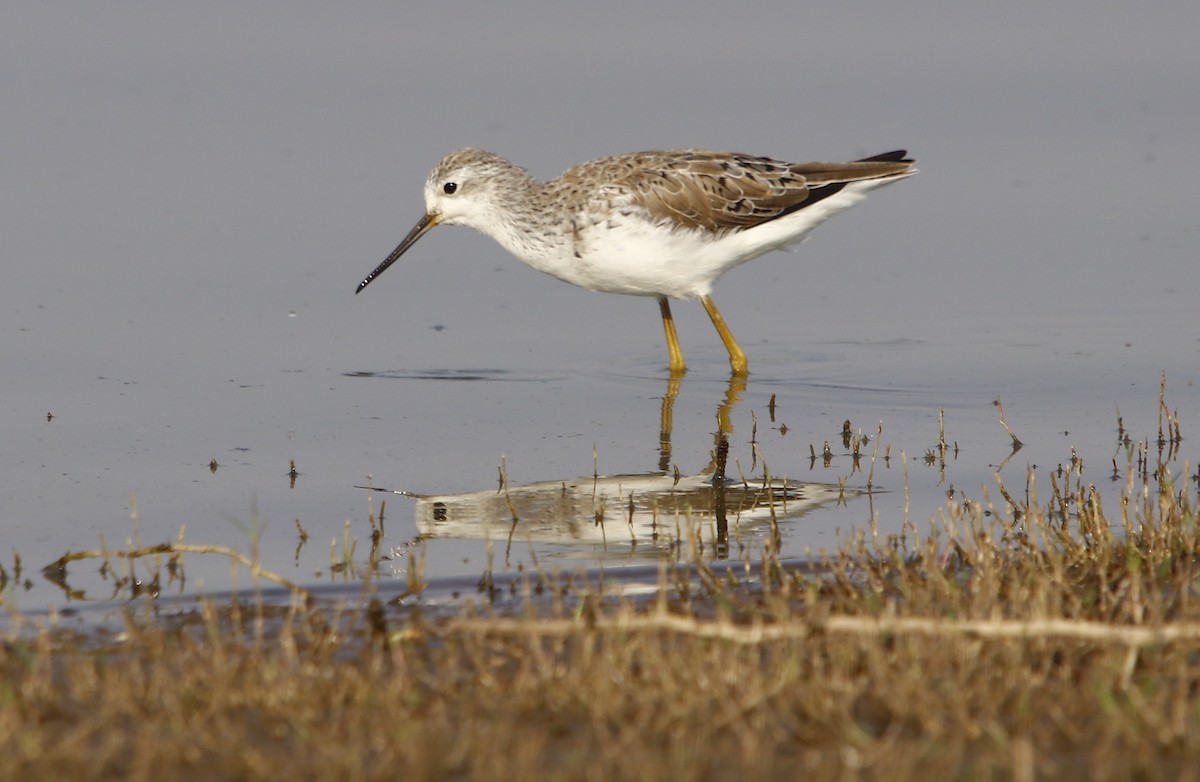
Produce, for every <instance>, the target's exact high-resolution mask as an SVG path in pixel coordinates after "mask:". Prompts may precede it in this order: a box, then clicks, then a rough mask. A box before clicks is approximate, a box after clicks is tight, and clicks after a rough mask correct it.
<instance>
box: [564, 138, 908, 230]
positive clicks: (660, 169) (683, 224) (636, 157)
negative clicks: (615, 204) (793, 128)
mask: <svg viewBox="0 0 1200 782" xmlns="http://www.w3.org/2000/svg"><path fill="white" fill-rule="evenodd" d="M903 158H904V153H903V152H897V153H887V154H885V155H878V156H876V157H875V158H868V159H866V160H860V161H855V162H852V163H784V162H781V161H778V160H772V159H770V158H763V157H753V156H750V155H740V154H731V153H725V152H707V151H683V152H665V153H664V152H643V153H635V154H632V155H622V156H620V157H617V158H610V159H608V160H606V161H604V162H605V168H606V169H607V170H606V171H605V172H604V173H605V174H606V175H608V176H609V177H610V178H611V179H612V181H613V182H614V184H617V185H619V186H620V187H622V188H624V189H627V190H628V191H629V192H630V194H631V196H632V200H633V203H634V204H635V205H637V206H640V207H641V208H643V209H645V210H646V212H647V213H648V214H649V215H650V217H651V218H652V219H654V220H659V221H663V222H667V223H674V224H675V225H677V226H679V227H680V228H690V229H698V230H702V231H712V232H714V233H727V232H729V231H737V230H741V229H745V228H751V227H753V226H756V225H761V224H762V223H766V222H768V221H770V220H774V219H776V218H779V217H782V216H784V215H787V214H790V213H792V212H795V211H796V210H798V209H803V208H804V207H806V206H809V205H811V204H813V203H816V202H817V201H819V200H821V199H822V198H825V197H828V196H830V195H833V194H834V193H836V192H838V191H839V190H841V189H842V188H843V187H844V186H845V185H846V184H848V183H850V182H855V181H859V180H864V179H886V178H890V177H893V176H900V175H903V174H906V173H907V172H908V171H909V169H910V168H911V166H912V161H910V160H905V159H903ZM582 168H583V167H581V169H582ZM571 173H578V174H583V175H586V173H590V174H595V173H599V172H586V173H585V172H583V171H582V170H576V171H574V172H571Z"/></svg>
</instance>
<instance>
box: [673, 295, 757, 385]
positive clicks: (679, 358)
mask: <svg viewBox="0 0 1200 782" xmlns="http://www.w3.org/2000/svg"><path fill="white" fill-rule="evenodd" d="M658 309H659V311H660V312H661V313H662V321H663V331H665V332H666V334H667V354H668V355H669V356H670V360H671V374H672V375H682V374H683V373H684V372H686V371H687V364H685V363H684V361H683V349H682V348H680V347H679V335H677V334H676V333H675V319H674V318H672V317H671V305H670V304H669V303H668V302H667V297H666V296H659V297H658ZM743 361H744V359H743Z"/></svg>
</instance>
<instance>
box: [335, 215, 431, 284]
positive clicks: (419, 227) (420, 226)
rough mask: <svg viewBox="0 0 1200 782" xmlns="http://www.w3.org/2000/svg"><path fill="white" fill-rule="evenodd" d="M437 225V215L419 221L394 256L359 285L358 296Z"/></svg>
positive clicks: (385, 260)
mask: <svg viewBox="0 0 1200 782" xmlns="http://www.w3.org/2000/svg"><path fill="white" fill-rule="evenodd" d="M437 224H438V218H437V215H435V214H427V215H425V216H424V217H422V218H421V219H420V221H418V222H417V224H416V225H414V226H413V229H412V230H411V231H409V232H408V236H406V237H404V241H402V242H400V244H399V245H398V246H397V247H396V249H395V250H392V254H391V255H389V256H388V257H387V258H385V259H384V261H383V263H381V264H379V265H378V266H376V267H375V271H373V272H371V273H370V274H368V275H367V276H366V279H364V280H363V281H362V282H360V283H359V284H358V289H357V290H356V291H354V292H355V293H356V294H358V293H362V289H363V288H365V287H367V286H368V285H370V284H371V280H373V279H375V278H376V277H378V276H379V275H381V274H383V272H384V270H385V269H387V267H389V266H391V265H392V264H393V263H395V262H396V260H397V259H398V258H399V257H400V256H401V255H404V253H405V252H406V251H407V250H408V248H409V247H412V246H413V245H414V244H416V243H417V240H418V239H420V238H421V237H422V236H424V235H425V232H426V231H428V230H429V229H430V228H433V227H434V226H435V225H437Z"/></svg>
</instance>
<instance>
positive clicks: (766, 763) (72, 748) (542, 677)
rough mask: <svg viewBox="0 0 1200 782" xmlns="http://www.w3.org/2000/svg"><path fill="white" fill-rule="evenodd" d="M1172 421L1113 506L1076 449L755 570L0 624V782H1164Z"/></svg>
mask: <svg viewBox="0 0 1200 782" xmlns="http://www.w3.org/2000/svg"><path fill="white" fill-rule="evenodd" d="M1174 420H1175V421H1177V418H1176V419H1174ZM1165 428H1166V430H1167V432H1168V436H1166V437H1164V438H1163V442H1162V443H1161V444H1160V446H1159V448H1158V451H1157V459H1156V458H1155V450H1154V445H1153V443H1152V442H1147V443H1145V444H1144V445H1143V446H1140V447H1139V448H1137V449H1132V450H1131V451H1130V453H1129V459H1128V464H1127V465H1126V467H1127V469H1126V481H1127V483H1126V486H1125V489H1124V491H1123V492H1122V493H1121V497H1120V502H1119V506H1118V507H1117V508H1115V509H1112V510H1109V511H1106V510H1105V509H1104V508H1103V507H1102V505H1101V502H1100V494H1099V492H1098V491H1096V490H1095V489H1094V488H1093V487H1091V486H1090V485H1088V484H1087V483H1085V482H1084V481H1083V480H1082V477H1081V476H1082V465H1081V463H1079V464H1076V463H1075V462H1074V461H1073V462H1071V463H1070V464H1069V465H1064V466H1061V467H1059V468H1058V469H1057V470H1053V471H1049V472H1046V473H1040V474H1038V475H1036V476H1035V475H1034V474H1033V472H1032V471H1031V472H1030V473H1029V475H1028V476H1027V479H1026V481H1024V484H1025V485H1024V486H1023V487H1021V489H1023V491H1022V490H1017V489H1016V488H1015V487H1014V488H1013V489H1012V490H1011V491H1010V487H1007V486H1005V485H1004V483H1003V482H1002V481H1001V480H1000V477H999V474H997V486H996V489H997V491H998V492H999V494H998V498H1001V499H998V501H997V502H993V501H992V500H991V499H990V498H989V496H988V495H987V493H984V495H983V496H982V497H981V498H980V499H977V500H968V499H964V498H963V497H962V496H961V495H957V494H956V496H954V497H953V498H952V499H951V500H949V501H948V502H947V504H946V505H945V506H944V507H943V508H942V510H941V511H940V512H939V514H938V515H937V517H936V518H935V519H934V520H933V521H932V522H931V524H930V526H929V529H928V531H927V532H925V533H923V534H920V535H915V534H913V533H911V532H907V531H906V534H905V536H904V537H888V538H879V537H877V536H875V535H872V534H871V533H870V532H869V531H864V532H862V533H861V534H859V535H858V536H857V537H855V538H852V539H850V540H847V541H845V542H843V543H842V544H841V546H840V547H839V549H838V550H836V551H835V552H833V553H832V554H830V555H828V556H827V557H824V558H823V560H822V561H820V562H819V563H818V565H819V567H816V568H812V569H806V570H804V571H797V570H794V569H789V568H788V567H786V566H785V565H784V564H783V563H780V562H779V561H777V560H773V559H772V558H771V556H770V555H768V556H767V558H766V559H767V561H766V562H765V563H764V565H765V566H764V567H763V568H762V569H761V570H756V571H755V573H756V577H755V579H754V580H753V581H750V580H746V581H743V580H740V579H739V578H738V574H739V573H743V572H744V571H741V570H740V569H737V568H730V569H727V570H724V571H717V570H714V569H713V568H711V567H710V566H709V565H707V564H705V561H704V560H703V559H701V558H700V557H699V556H696V557H695V561H694V562H693V563H692V565H691V568H690V575H685V574H683V573H681V572H680V571H677V570H674V569H672V570H666V569H664V571H663V573H662V576H661V584H660V589H659V591H658V594H657V596H656V597H652V598H649V599H647V600H645V601H642V602H638V601H630V600H620V599H616V598H610V597H606V596H605V595H604V593H603V590H602V588H601V586H600V585H599V584H594V583H590V582H589V581H588V580H587V579H586V578H580V577H574V578H571V579H565V578H564V579H561V580H556V579H554V578H552V577H550V576H548V575H546V574H535V573H529V574H527V576H528V578H527V580H528V582H529V585H528V587H527V589H528V590H529V592H530V593H531V594H532V592H533V590H534V589H541V590H542V592H543V598H542V599H536V600H530V601H528V602H527V604H526V605H525V606H523V607H522V608H521V609H518V610H517V611H515V612H512V613H508V614H505V615H492V614H490V613H488V612H486V611H479V610H464V611H462V612H459V613H455V614H441V615H436V616H435V615H430V614H429V612H428V611H426V612H422V611H421V610H419V609H413V608H408V607H401V606H397V605H395V604H391V605H384V604H382V603H381V602H379V601H377V600H373V601H370V602H369V603H368V605H367V606H366V607H364V608H362V609H328V608H324V609H321V608H315V607H307V608H301V607H300V605H299V603H297V604H296V605H294V606H293V607H292V608H275V607H272V606H270V605H266V604H261V603H256V602H254V601H251V602H249V603H246V602H236V601H235V602H233V603H231V604H228V605H216V604H213V603H206V604H202V605H201V607H200V608H199V609H198V610H196V611H194V612H191V613H187V614H181V615H179V616H175V617H170V618H165V619H157V620H154V621H147V622H143V621H141V620H137V619H133V618H131V619H129V620H127V624H126V627H125V629H124V631H123V632H121V633H119V634H114V635H107V634H104V633H97V634H95V635H91V636H87V637H83V638H80V637H78V636H76V635H73V634H71V633H68V632H65V631H54V630H46V631H43V632H40V633H37V634H31V633H29V632H28V630H27V629H26V630H25V631H24V632H20V631H14V632H13V633H11V634H10V636H9V637H8V638H7V639H6V640H5V643H4V645H3V646H2V647H0V752H2V753H3V757H4V758H5V762H4V764H3V771H2V772H0V775H3V776H7V777H12V778H16V777H18V776H20V777H28V776H31V775H36V774H40V775H45V774H46V773H47V772H46V770H47V769H51V770H53V773H54V774H55V775H56V776H61V777H64V778H89V777H93V778H94V777H110V778H139V777H147V776H154V777H162V778H185V779H190V778H197V779H198V778H204V779H223V778H272V779H277V778H285V779H286V778H305V779H308V778H311V779H332V778H355V779H396V778H404V779H434V778H437V779H441V778H461V779H472V778H486V779H512V778H520V779H547V778H584V777H594V778H629V777H638V778H646V779H705V778H724V777H728V776H734V775H736V776H737V777H739V778H748V779H795V778H797V777H804V778H813V779H824V778H831V777H833V776H835V775H836V776H855V775H859V776H865V777H871V778H887V779H890V780H905V779H922V780H923V779H941V778H964V777H965V778H979V777H983V778H993V777H994V778H1019V779H1032V778H1043V777H1071V778H1094V777H1104V776H1108V777H1111V778H1130V777H1139V776H1140V777H1144V778H1163V777H1168V778H1176V777H1179V776H1181V775H1182V774H1184V772H1186V771H1187V769H1189V768H1194V767H1195V764H1196V762H1197V760H1200V654H1197V650H1198V649H1200V605H1198V603H1197V594H1196V584H1197V583H1200V581H1198V579H1200V558H1198V553H1200V525H1198V524H1197V516H1196V506H1197V494H1196V487H1195V486H1193V485H1192V484H1191V481H1193V480H1195V479H1196V478H1195V476H1194V468H1192V467H1190V466H1184V467H1183V468H1182V469H1176V468H1174V467H1173V466H1172V465H1173V464H1174V462H1173V460H1174V458H1175V457H1176V456H1177V454H1178V444H1179V440H1180V438H1179V437H1178V436H1177V432H1178V426H1177V423H1176V424H1175V425H1174V428H1173V429H1172V426H1171V425H1170V422H1168V425H1167V426H1166V427H1165ZM1156 461H1157V464H1156V463H1155V462H1156ZM1039 491H1040V492H1041V493H1042V494H1044V495H1046V497H1047V499H1045V500H1042V499H1039ZM1018 498H1020V499H1018ZM349 545H350V542H349V541H348V540H343V542H342V547H343V552H342V554H343V556H342V557H341V559H345V554H346V549H347V547H348V546H349ZM351 559H352V558H351ZM410 564H411V565H414V566H415V565H416V563H410ZM412 586H413V589H414V591H416V590H419V589H420V584H419V583H417V582H414V583H413V585H412ZM543 587H544V589H542V588H543ZM14 621H15V622H16V623H17V624H20V622H21V621H22V620H21V618H20V617H19V616H18V617H15V618H14Z"/></svg>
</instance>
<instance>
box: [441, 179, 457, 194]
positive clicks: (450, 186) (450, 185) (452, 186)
mask: <svg viewBox="0 0 1200 782" xmlns="http://www.w3.org/2000/svg"><path fill="white" fill-rule="evenodd" d="M457 189H458V183H457V182H447V183H446V184H444V185H442V192H443V193H445V194H446V195H454V191H455V190H457Z"/></svg>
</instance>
